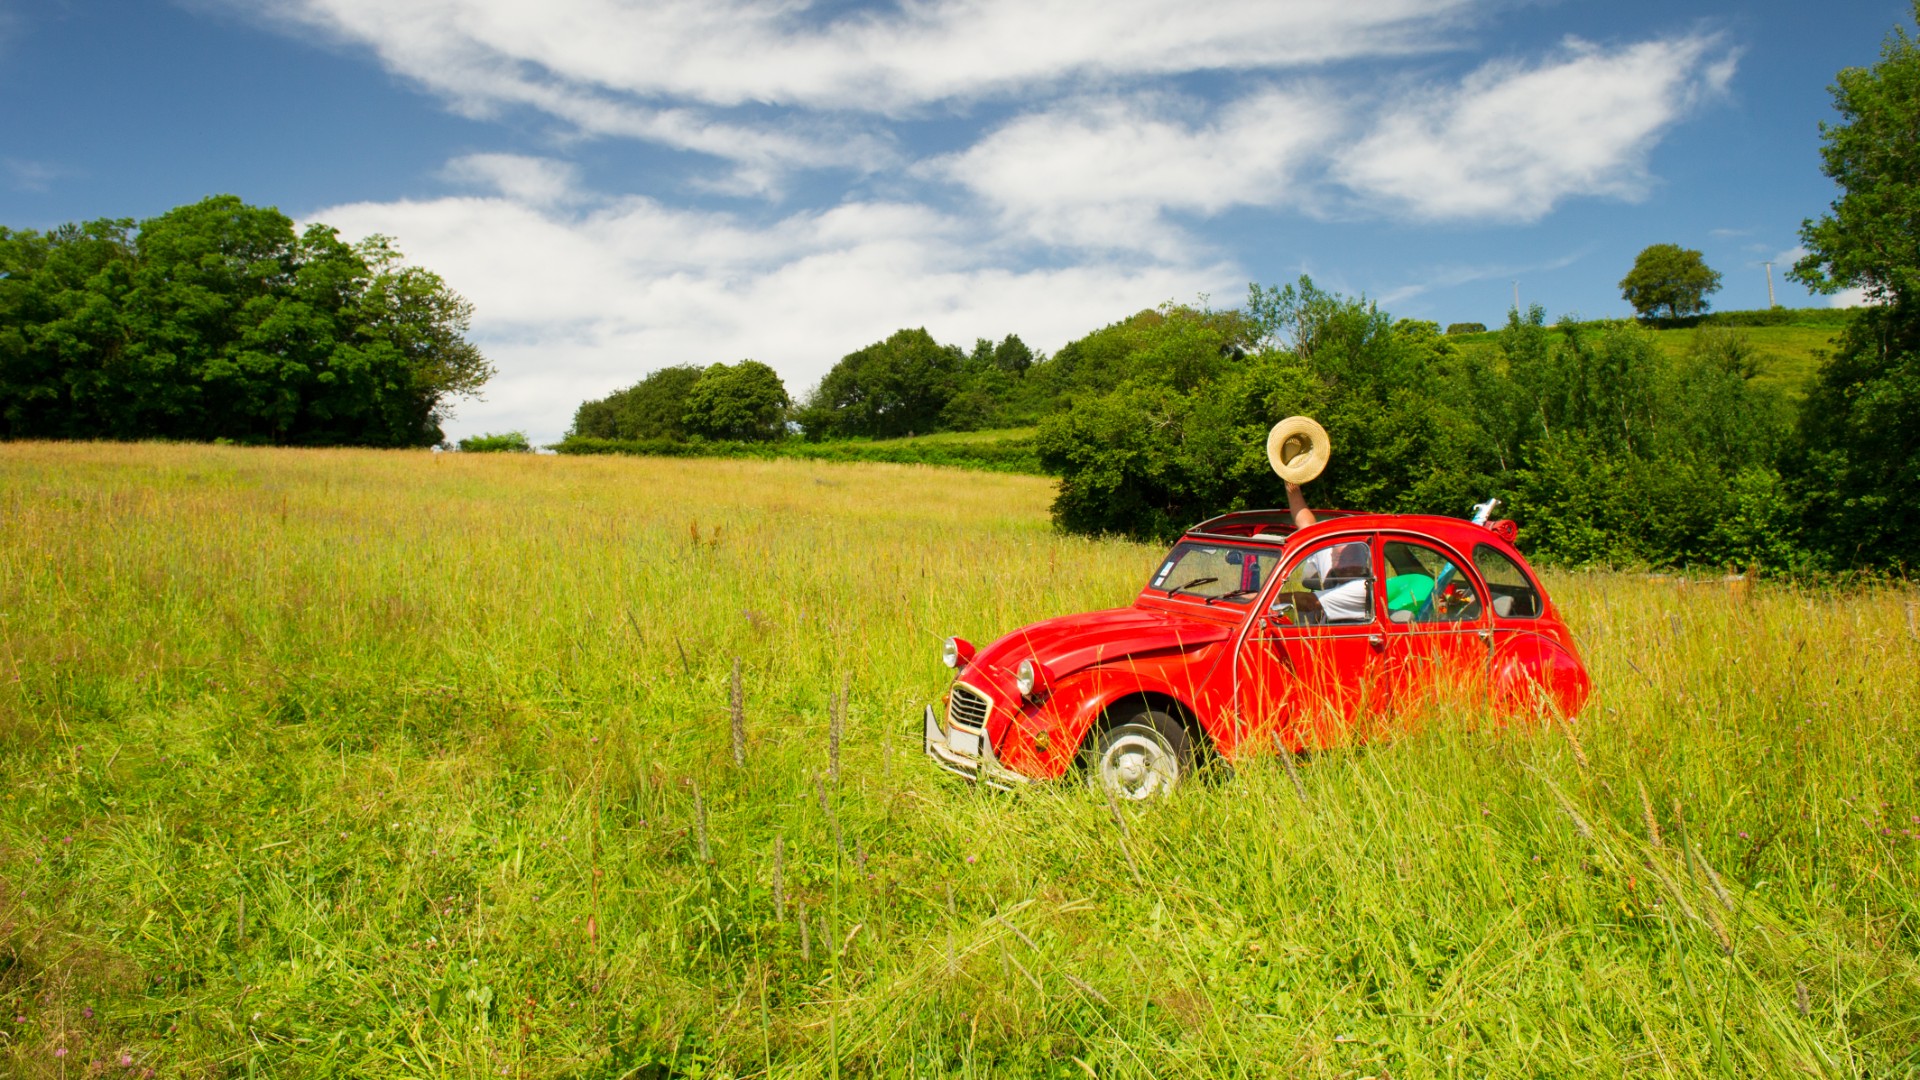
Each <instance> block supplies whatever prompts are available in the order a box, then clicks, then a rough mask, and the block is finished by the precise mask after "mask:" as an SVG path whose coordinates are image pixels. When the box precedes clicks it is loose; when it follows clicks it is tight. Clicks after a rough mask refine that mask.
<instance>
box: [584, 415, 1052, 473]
mask: <svg viewBox="0 0 1920 1080" xmlns="http://www.w3.org/2000/svg"><path fill="white" fill-rule="evenodd" d="M1039 430H1040V429H1039V428H1037V427H1023V428H999V429H996V430H992V431H943V432H939V433H937V434H933V435H909V436H906V437H904V438H899V439H828V440H824V441H821V442H807V441H806V440H804V439H797V438H794V439H781V440H778V441H776V442H763V443H735V442H666V441H651V442H630V441H625V440H620V439H586V438H566V439H562V440H561V441H560V442H557V443H554V444H553V445H552V446H551V447H550V449H553V450H557V451H559V452H560V453H562V454H640V455H646V456H651V457H718V458H735V459H741V458H745V459H759V460H772V459H775V458H791V459H795V460H799V461H838V462H859V463H866V464H891V465H941V466H945V467H947V468H956V469H970V470H974V471H977V472H1011V473H1027V474H1030V475H1036V476H1037V475H1042V470H1041V468H1040V456H1039V453H1038V452H1037V451H1036V450H1035V449H1034V445H1033V437H1034V435H1035V433H1036V432H1038V431H1039Z"/></svg>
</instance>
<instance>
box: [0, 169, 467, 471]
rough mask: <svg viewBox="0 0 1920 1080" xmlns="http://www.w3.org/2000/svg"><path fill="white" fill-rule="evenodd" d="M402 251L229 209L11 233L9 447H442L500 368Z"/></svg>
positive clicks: (2, 407)
mask: <svg viewBox="0 0 1920 1080" xmlns="http://www.w3.org/2000/svg"><path fill="white" fill-rule="evenodd" d="M471 316H472V307H471V305H469V304H468V303H467V302H466V301H465V300H464V299H462V298H461V297H460V296H459V295H458V294H456V293H454V292H453V291H452V290H451V289H449V288H447V285H446V283H445V282H444V281H443V280H441V278H440V277H439V276H438V275H436V274H434V273H433V272H431V271H428V270H425V269H422V268H420V267H416V266H409V265H407V264H406V263H405V262H404V261H403V260H402V256H401V254H400V252H399V251H398V250H397V249H395V247H394V246H393V243H392V241H391V240H390V239H388V238H387V237H383V236H370V237H368V238H366V239H365V240H362V241H360V242H359V243H356V244H350V243H347V242H346V241H344V240H342V239H341V238H340V236H339V233H338V232H337V231H336V230H334V229H332V228H330V227H328V226H326V225H321V224H314V225H310V226H308V227H307V228H306V229H305V230H302V231H298V232H296V230H295V228H294V223H293V221H292V220H291V219H290V218H288V217H287V216H286V215H284V214H282V213H280V212H279V211H278V210H274V209H271V208H262V207H255V206H249V205H247V204H246V203H244V202H242V201H241V200H240V199H238V198H236V197H234V196H232V195H219V196H214V197H211V198H207V199H204V200H202V201H200V202H197V203H193V204H191V205H188V206H182V207H178V208H176V209H173V210H170V211H168V212H167V213H164V214H161V215H159V216H158V217H154V218H149V219H147V220H145V221H141V222H139V223H138V224H137V225H136V224H135V222H134V221H133V220H131V219H126V218H121V219H104V218H103V219H100V220H96V221H89V222H86V223H84V224H69V225H63V226H60V227H58V228H55V229H50V230H47V231H45V232H39V231H35V230H31V229H27V230H19V231H15V230H11V229H7V228H3V227H0V437H3V438H8V439H152V438H161V439H181V440H200V441H206V440H213V439H229V440H233V441H236V442H244V443H272V444H280V445H357V446H432V445H436V444H438V443H440V442H442V441H443V439H444V436H443V435H442V433H441V429H440V422H441V420H442V419H443V416H444V410H445V407H446V405H447V404H448V402H449V400H450V399H451V398H454V397H458V396H460V395H464V394H471V393H474V392H475V391H477V390H478V389H479V388H480V387H481V385H482V384H483V383H485V382H486V380H487V379H488V378H489V377H490V376H491V375H492V373H493V368H492V365H490V364H489V363H488V362H487V360H486V358H485V357H484V356H482V355H481V353H480V350H479V349H477V348H475V347H474V346H473V345H472V344H471V343H470V342H468V341H467V340H466V336H465V335H466V331H467V328H468V325H469V320H470V318H471Z"/></svg>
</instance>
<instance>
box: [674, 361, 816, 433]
mask: <svg viewBox="0 0 1920 1080" xmlns="http://www.w3.org/2000/svg"><path fill="white" fill-rule="evenodd" d="M792 405H793V401H792V399H790V398H789V397H787V388H786V385H785V384H784V383H782V382H781V381H780V376H779V375H778V374H777V373H776V372H775V371H774V370H773V369H772V368H770V367H768V366H767V365H765V364H763V363H761V362H760V361H758V360H742V361H740V362H739V363H737V364H714V365H712V366H710V367H708V368H707V370H705V371H703V372H701V373H700V377H699V378H698V379H696V380H695V381H694V384H693V387H692V389H691V390H689V391H688V392H687V405H686V425H687V430H688V431H690V432H692V433H693V434H695V435H699V436H702V437H704V438H708V439H731V440H737V441H740V442H765V441H767V440H770V439H777V438H780V437H781V436H782V435H785V434H786V433H787V410H788V409H789V408H791V407H792Z"/></svg>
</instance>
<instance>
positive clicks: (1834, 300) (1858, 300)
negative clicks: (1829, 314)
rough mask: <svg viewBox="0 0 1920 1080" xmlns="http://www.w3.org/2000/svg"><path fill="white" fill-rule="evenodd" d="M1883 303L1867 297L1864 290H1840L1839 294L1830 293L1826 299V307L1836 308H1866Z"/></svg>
mask: <svg viewBox="0 0 1920 1080" xmlns="http://www.w3.org/2000/svg"><path fill="white" fill-rule="evenodd" d="M1885 302H1886V301H1884V300H1875V299H1874V298H1873V297H1871V296H1869V295H1867V290H1865V289H1841V290H1840V291H1839V292H1837V293H1832V294H1830V295H1829V296H1828V297H1827V306H1828V307H1837V308H1849V307H1866V306H1867V305H1869V304H1883V303H1885Z"/></svg>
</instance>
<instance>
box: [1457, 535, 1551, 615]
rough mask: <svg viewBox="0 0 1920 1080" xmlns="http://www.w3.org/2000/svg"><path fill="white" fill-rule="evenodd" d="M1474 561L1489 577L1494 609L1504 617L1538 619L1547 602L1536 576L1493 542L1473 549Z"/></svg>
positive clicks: (1482, 575) (1488, 583) (1487, 577)
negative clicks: (1543, 597)
mask: <svg viewBox="0 0 1920 1080" xmlns="http://www.w3.org/2000/svg"><path fill="white" fill-rule="evenodd" d="M1473 565H1474V566H1476V567H1478V568H1479V569H1480V576H1481V577H1483V578H1485V579H1486V580H1487V592H1489V593H1491V594H1492V596H1493V613H1494V614H1495V615H1497V616H1499V617H1501V618H1503V619H1537V618H1539V617H1540V612H1541V609H1542V607H1543V606H1544V605H1542V604H1541V603H1540V590H1539V589H1537V588H1535V587H1534V584H1533V579H1532V578H1530V577H1528V576H1527V572H1526V571H1525V570H1522V569H1521V568H1520V564H1519V563H1517V562H1514V561H1513V560H1512V559H1511V558H1509V557H1508V556H1507V555H1506V554H1505V553H1503V552H1501V551H1500V550H1498V549H1497V548H1495V547H1493V546H1492V545H1490V544H1480V545H1478V546H1476V547H1475V548H1474V549H1473Z"/></svg>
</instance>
